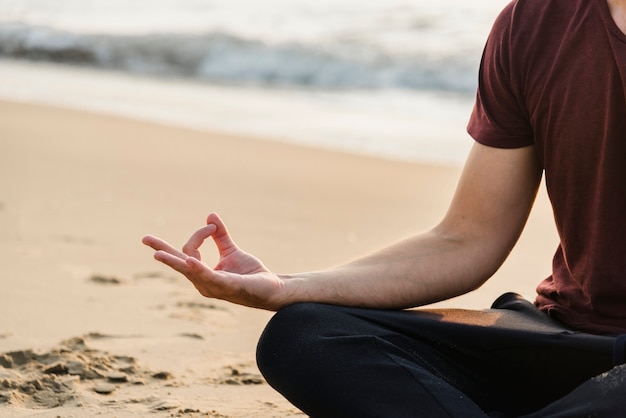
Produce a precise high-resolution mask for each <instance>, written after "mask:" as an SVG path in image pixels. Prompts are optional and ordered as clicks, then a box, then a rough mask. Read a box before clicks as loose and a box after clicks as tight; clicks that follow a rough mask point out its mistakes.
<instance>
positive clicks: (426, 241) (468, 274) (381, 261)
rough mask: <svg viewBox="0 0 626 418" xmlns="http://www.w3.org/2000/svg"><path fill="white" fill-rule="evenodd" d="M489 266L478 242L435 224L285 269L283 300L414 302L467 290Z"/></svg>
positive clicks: (395, 304) (401, 304)
mask: <svg viewBox="0 0 626 418" xmlns="http://www.w3.org/2000/svg"><path fill="white" fill-rule="evenodd" d="M493 270H494V262H493V261H492V260H491V259H488V258H487V257H485V252H483V251H480V245H477V244H476V243H472V242H469V241H466V240H461V239H458V238H456V237H455V238H452V237H449V236H446V234H444V233H442V232H440V231H439V230H437V229H434V230H432V231H429V232H427V233H424V234H421V235H419V236H416V237H413V238H410V239H408V240H405V241H402V242H400V243H397V244H395V245H393V246H391V247H388V248H385V249H383V250H381V251H379V252H376V253H374V254H371V255H369V256H366V257H363V258H361V259H358V260H355V261H353V262H350V263H348V264H345V265H342V266H338V267H336V268H333V269H328V270H324V271H319V272H311V273H304V274H297V275H283V276H282V277H283V278H284V279H285V281H284V288H283V291H282V294H283V295H282V296H283V297H282V302H281V305H289V304H292V303H296V302H305V301H306V302H322V303H331V304H338V305H348V306H362V307H371V308H407V307H414V306H420V305H425V304H428V303H433V302H437V301H440V300H444V299H448V298H451V297H454V296H458V295H461V294H463V293H466V292H469V291H471V290H473V289H475V288H477V287H478V286H480V285H481V284H482V283H483V282H484V281H485V280H486V279H487V278H488V277H489V276H490V275H491V274H492V273H493Z"/></svg>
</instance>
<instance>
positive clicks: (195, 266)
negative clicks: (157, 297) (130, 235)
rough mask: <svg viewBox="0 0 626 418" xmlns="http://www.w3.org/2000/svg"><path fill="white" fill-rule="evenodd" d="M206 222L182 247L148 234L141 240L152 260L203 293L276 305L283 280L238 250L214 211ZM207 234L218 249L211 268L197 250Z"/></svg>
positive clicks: (255, 304) (247, 303) (270, 306)
mask: <svg viewBox="0 0 626 418" xmlns="http://www.w3.org/2000/svg"><path fill="white" fill-rule="evenodd" d="M206 223H207V225H206V226H204V227H202V228H200V229H198V230H197V231H196V232H194V233H193V234H192V235H191V237H190V238H189V240H188V241H187V243H186V244H185V245H184V246H183V248H182V251H179V250H177V249H176V248H174V247H173V246H172V245H170V244H169V243H167V242H166V241H164V240H162V239H160V238H157V237H154V236H151V235H147V236H145V237H144V238H143V240H142V242H143V243H144V244H145V245H147V246H149V247H151V248H152V249H154V250H155V253H154V258H155V259H156V260H158V261H160V262H162V263H164V264H166V265H168V266H170V267H171V268H173V269H174V270H176V271H178V272H179V273H181V274H183V275H184V276H185V277H187V279H189V281H191V282H192V283H193V285H194V286H195V287H196V289H198V291H199V292H200V293H201V294H202V295H203V296H206V297H209V298H217V299H223V300H227V301H229V302H233V303H237V304H239V305H244V306H251V307H255V308H263V309H269V310H276V309H278V308H280V307H281V303H280V302H279V299H280V296H279V295H280V291H281V289H282V288H283V280H282V279H281V278H280V277H279V276H278V275H277V274H275V273H272V272H270V271H269V270H268V269H267V268H266V267H265V266H264V265H263V263H262V262H261V261H260V260H259V259H258V258H256V257H254V256H252V255H250V254H248V253H246V252H245V251H243V250H241V249H240V248H239V247H238V246H237V244H235V242H234V241H233V240H232V238H231V237H230V234H229V233H228V230H227V229H226V226H225V225H224V223H223V222H222V220H221V219H220V217H219V216H218V215H217V214H215V213H211V214H210V215H209V216H208V217H207V221H206ZM209 237H211V238H212V239H213V241H214V242H215V245H216V246H217V250H218V252H219V261H218V263H217V265H215V267H213V268H210V267H209V266H207V265H206V264H205V263H203V262H202V255H201V253H200V247H201V246H202V244H203V243H204V241H205V240H206V239H208V238H209Z"/></svg>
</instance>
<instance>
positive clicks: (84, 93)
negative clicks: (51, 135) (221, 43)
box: [0, 59, 473, 167]
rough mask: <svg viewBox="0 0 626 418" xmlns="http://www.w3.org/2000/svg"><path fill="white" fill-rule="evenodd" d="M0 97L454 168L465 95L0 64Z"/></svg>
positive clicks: (460, 157)
mask: <svg viewBox="0 0 626 418" xmlns="http://www.w3.org/2000/svg"><path fill="white" fill-rule="evenodd" d="M0 74H2V77H0V99H3V100H9V101H16V102H21V103H25V104H28V103H33V104H42V105H48V106H56V107H64V108H68V109H73V110H85V111H88V112H96V113H103V114H110V115H113V116H120V117H128V118H132V119H138V120H143V121H147V122H154V123H161V124H166V125H170V126H178V127H181V128H191V129H197V130H202V131H207V132H211V133H216V132H221V133H224V134H227V135H236V136H245V137H248V138H258V139H262V140H271V141H277V142H285V143H294V144H300V145H305V146H309V147H311V148H318V149H325V150H329V151H342V152H348V153H353V154H357V155H365V156H370V157H376V158H386V159H390V160H393V161H404V162H417V163H420V162H423V163H427V164H436V165H445V166H451V167H458V166H460V165H462V163H463V162H464V160H465V157H466V155H467V152H468V151H469V148H470V147H471V144H472V140H471V138H470V137H469V135H468V134H467V133H466V131H465V125H466V123H467V120H468V119H469V115H470V113H471V110H472V105H473V98H472V97H469V96H467V97H466V96H463V95H459V94H453V93H445V92H436V91H433V92H417V91H413V92H412V91H402V90H385V89H380V90H377V89H372V90H337V91H331V90H315V89H309V90H307V89H296V88H264V87H260V86H235V85H211V84H208V83H202V82H198V81H191V80H183V79H176V78H152V77H149V76H139V75H134V74H130V73H122V72H119V71H111V70H103V69H96V68H90V67H81V66H69V65H64V64H53V63H43V62H31V61H19V60H10V59H0Z"/></svg>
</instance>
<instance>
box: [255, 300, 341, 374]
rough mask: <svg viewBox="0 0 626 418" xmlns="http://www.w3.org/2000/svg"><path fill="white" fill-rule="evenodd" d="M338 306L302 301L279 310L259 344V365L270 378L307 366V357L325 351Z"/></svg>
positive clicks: (309, 357)
mask: <svg viewBox="0 0 626 418" xmlns="http://www.w3.org/2000/svg"><path fill="white" fill-rule="evenodd" d="M335 309H338V307H334V306H330V305H324V304H317V303H298V304H295V305H291V306H288V307H286V308H283V309H281V310H280V311H278V312H277V313H276V314H275V315H274V316H273V317H272V319H271V320H270V321H269V323H268V324H267V326H266V328H265V330H264V331H263V333H262V334H261V337H260V339H259V343H258V345H257V365H258V367H259V369H260V370H261V372H262V373H263V375H264V376H265V377H266V379H268V380H271V379H272V377H273V376H276V375H280V374H282V373H283V372H284V373H287V374H290V373H291V374H292V373H293V372H294V371H296V369H298V368H300V367H306V366H305V365H306V364H307V359H309V360H312V359H311V357H315V353H316V352H317V353H318V355H319V354H322V353H321V352H320V350H323V347H322V344H321V340H322V339H323V338H324V336H325V335H327V333H328V328H329V325H331V324H332V323H333V321H332V320H329V318H330V317H331V316H333V315H335V314H336V313H335V312H334V310H335Z"/></svg>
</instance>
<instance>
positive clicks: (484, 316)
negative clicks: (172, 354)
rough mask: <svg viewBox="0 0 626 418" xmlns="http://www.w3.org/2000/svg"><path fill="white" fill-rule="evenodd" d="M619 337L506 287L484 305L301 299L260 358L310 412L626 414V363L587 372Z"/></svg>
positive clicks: (273, 330)
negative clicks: (369, 304)
mask: <svg viewBox="0 0 626 418" xmlns="http://www.w3.org/2000/svg"><path fill="white" fill-rule="evenodd" d="M616 341H619V339H618V338H615V337H609V336H594V335H589V334H582V333H577V332H573V331H570V330H568V329H567V328H565V327H564V326H563V325H561V324H560V323H558V322H556V321H554V320H552V319H550V318H549V317H547V316H546V315H544V314H543V313H541V312H539V311H538V310H537V309H536V308H535V307H534V306H533V305H532V304H531V303H529V302H527V301H525V300H523V299H522V298H521V297H519V296H518V295H515V294H512V293H507V294H505V295H503V296H502V297H500V298H499V299H498V300H497V301H496V302H495V303H494V306H493V307H492V309H489V310H485V311H468V310H449V309H446V310H414V311H389V310H371V309H359V308H347V307H338V306H331V305H323V304H314V303H304V304H296V305H293V306H290V307H287V308H285V309H283V310H281V311H279V312H278V313H277V314H276V315H275V316H274V317H273V318H272V320H271V321H270V322H269V324H268V326H267V328H266V329H265V331H264V333H263V335H262V336H261V339H260V341H259V346H258V350H257V362H258V365H259V368H260V370H261V372H262V373H263V375H264V376H265V378H266V379H267V381H268V382H269V384H270V385H272V386H273V387H274V388H275V389H276V390H277V391H279V392H280V393H281V394H283V396H285V397H286V398H287V399H288V400H289V401H290V402H292V403H293V404H294V405H295V406H297V407H298V408H300V409H301V410H302V411H303V412H305V413H306V414H308V415H310V416H313V417H324V418H331V417H359V418H365V417H390V418H402V417H462V418H472V417H483V418H484V417H486V416H490V417H518V416H523V415H526V414H531V415H529V417H531V416H532V417H533V418H535V417H536V418H539V417H548V416H551V417H572V418H573V417H586V416H598V417H610V416H626V369H624V368H621V367H616V368H615V369H614V370H612V371H611V373H609V374H608V375H605V376H601V377H598V378H596V379H592V380H590V379H591V378H592V377H594V376H597V375H600V374H602V373H604V372H606V371H608V370H611V369H612V368H613V366H614V364H615V363H616V362H617V363H620V362H623V357H624V351H623V345H619V344H618V345H616ZM616 347H618V348H617V349H616ZM616 359H617V361H616ZM621 379H624V383H623V384H613V385H612V386H611V387H612V388H613V389H611V390H613V392H611V393H608V394H607V389H608V388H609V386H610V385H609V384H608V383H607V382H609V383H611V382H613V383H615V382H616V381H618V382H619V381H621ZM577 388H578V389H577ZM620 404H621V405H622V407H621V408H620V406H619V405H620ZM613 413H614V415H612V414H613Z"/></svg>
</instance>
